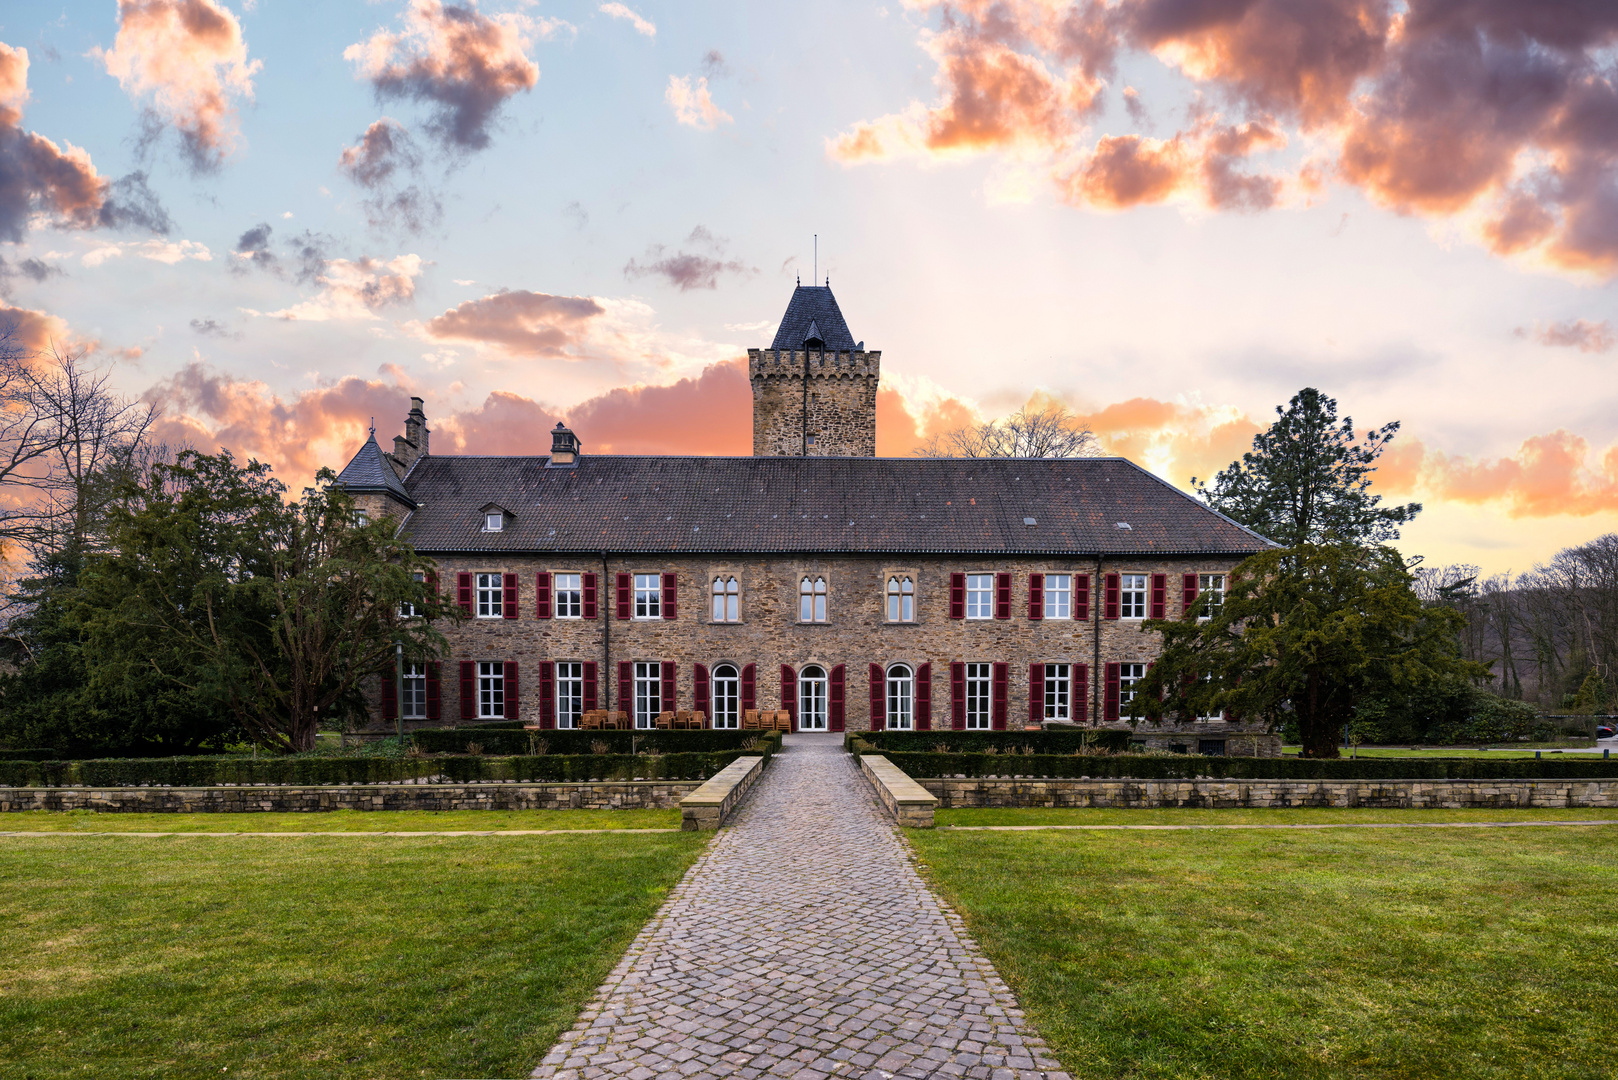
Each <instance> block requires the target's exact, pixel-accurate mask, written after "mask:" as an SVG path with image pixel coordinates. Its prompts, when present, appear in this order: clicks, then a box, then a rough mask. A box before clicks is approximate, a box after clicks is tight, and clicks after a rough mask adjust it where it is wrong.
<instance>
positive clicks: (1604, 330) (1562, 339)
mask: <svg viewBox="0 0 1618 1080" xmlns="http://www.w3.org/2000/svg"><path fill="white" fill-rule="evenodd" d="M1534 340H1535V341H1537V342H1539V343H1540V344H1541V345H1557V346H1562V347H1571V348H1576V349H1578V350H1579V351H1580V352H1595V353H1599V352H1606V351H1607V350H1608V349H1610V348H1612V346H1613V341H1614V338H1613V333H1612V324H1611V323H1609V322H1607V320H1605V319H1602V320H1601V321H1600V322H1590V321H1589V320H1588V319H1570V320H1568V321H1566V322H1557V323H1550V324H1549V325H1547V326H1541V327H1539V328H1538V329H1537V330H1536V331H1535V332H1534Z"/></svg>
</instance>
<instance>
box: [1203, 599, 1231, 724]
mask: <svg viewBox="0 0 1618 1080" xmlns="http://www.w3.org/2000/svg"><path fill="white" fill-rule="evenodd" d="M1204 576H1207V575H1204ZM1215 576H1223V575H1215ZM1202 681H1203V682H1213V675H1212V673H1209V674H1207V675H1204V676H1203V677H1202ZM1197 722H1198V723H1199V724H1222V723H1224V722H1225V713H1224V710H1223V709H1221V710H1220V711H1219V712H1211V713H1202V714H1199V715H1198V716H1197Z"/></svg>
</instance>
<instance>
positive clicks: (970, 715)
mask: <svg viewBox="0 0 1618 1080" xmlns="http://www.w3.org/2000/svg"><path fill="white" fill-rule="evenodd" d="M991 668H992V665H989V664H968V665H966V727H967V730H968V731H988V730H989V728H990V727H991V726H993V725H992V720H993V713H992V711H991V708H990V705H989V701H990V695H991V694H992V693H993V689H994V673H993V671H992V670H991Z"/></svg>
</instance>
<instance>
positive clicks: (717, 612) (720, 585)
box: [712, 574, 742, 622]
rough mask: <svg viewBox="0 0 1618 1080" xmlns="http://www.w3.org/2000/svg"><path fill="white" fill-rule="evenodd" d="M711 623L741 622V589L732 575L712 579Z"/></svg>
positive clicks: (720, 575)
mask: <svg viewBox="0 0 1618 1080" xmlns="http://www.w3.org/2000/svg"><path fill="white" fill-rule="evenodd" d="M712 591H713V621H714V622H741V621H742V587H741V584H740V583H739V582H737V580H736V578H735V576H734V575H732V574H719V575H717V576H715V577H714V579H713V590H712Z"/></svg>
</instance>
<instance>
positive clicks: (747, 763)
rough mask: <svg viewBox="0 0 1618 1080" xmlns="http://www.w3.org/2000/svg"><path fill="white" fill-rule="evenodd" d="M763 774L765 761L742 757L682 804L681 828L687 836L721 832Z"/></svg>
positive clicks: (682, 801)
mask: <svg viewBox="0 0 1618 1080" xmlns="http://www.w3.org/2000/svg"><path fill="white" fill-rule="evenodd" d="M763 773H764V759H763V758H762V757H739V758H737V759H736V760H735V761H733V762H731V763H730V764H729V765H726V766H725V767H724V768H723V769H721V770H720V771H719V773H718V775H716V776H714V777H712V778H711V779H710V780H709V781H708V782H707V783H705V784H703V785H702V786H701V787H699V788H697V790H695V791H693V792H692V793H691V794H689V795H687V796H686V797H685V798H683V799H681V800H680V828H681V829H683V830H685V831H687V832H694V831H698V830H702V829H717V828H719V826H721V825H723V824H724V823H725V819H726V818H727V817H729V816H730V814H731V811H733V810H735V809H736V807H738V806H740V805H741V801H742V796H743V795H746V794H747V792H748V790H749V789H750V788H752V786H753V785H754V784H755V783H757V782H758V778H759V777H760V776H762V775H763Z"/></svg>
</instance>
